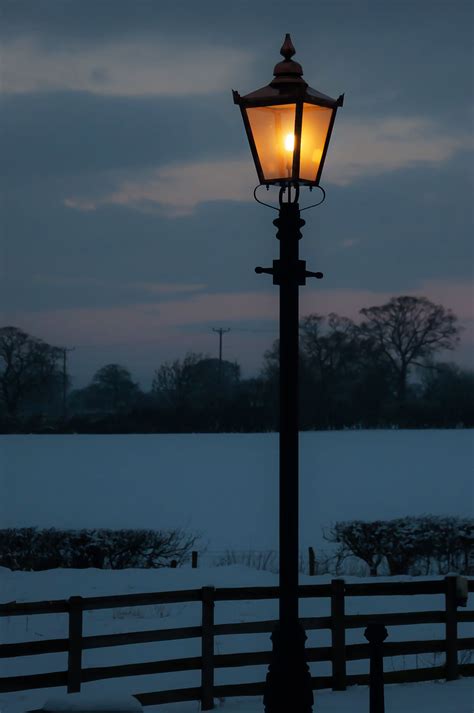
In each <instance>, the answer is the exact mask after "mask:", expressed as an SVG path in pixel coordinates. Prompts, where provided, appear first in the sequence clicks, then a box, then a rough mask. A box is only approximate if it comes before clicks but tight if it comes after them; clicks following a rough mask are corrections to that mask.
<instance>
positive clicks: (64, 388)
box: [59, 347, 74, 423]
mask: <svg viewBox="0 0 474 713" xmlns="http://www.w3.org/2000/svg"><path fill="white" fill-rule="evenodd" d="M59 351H60V352H62V353H63V414H62V415H63V423H65V422H66V415H67V411H66V396H67V369H66V366H67V352H73V351H74V347H72V348H71V349H66V347H60V348H59Z"/></svg>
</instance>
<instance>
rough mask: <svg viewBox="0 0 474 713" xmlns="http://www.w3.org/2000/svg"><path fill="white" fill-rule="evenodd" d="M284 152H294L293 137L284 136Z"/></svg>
mask: <svg viewBox="0 0 474 713" xmlns="http://www.w3.org/2000/svg"><path fill="white" fill-rule="evenodd" d="M284 143H285V151H294V149H295V135H294V134H287V135H286V136H285V142H284Z"/></svg>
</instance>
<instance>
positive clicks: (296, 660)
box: [263, 622, 314, 713]
mask: <svg viewBox="0 0 474 713" xmlns="http://www.w3.org/2000/svg"><path fill="white" fill-rule="evenodd" d="M271 639H272V642H273V652H272V661H271V664H270V666H269V669H268V674H267V678H266V682H265V692H264V696H263V704H264V710H265V713H312V711H313V703H314V696H313V689H312V685H311V674H310V671H309V667H308V664H307V663H306V655H305V641H306V634H305V632H304V629H303V627H302V626H301V624H300V623H299V622H298V623H297V624H296V626H295V627H293V628H292V629H290V630H289V631H286V632H283V631H282V629H281V628H280V625H279V624H278V625H277V626H276V627H275V630H274V631H273V634H272V636H271Z"/></svg>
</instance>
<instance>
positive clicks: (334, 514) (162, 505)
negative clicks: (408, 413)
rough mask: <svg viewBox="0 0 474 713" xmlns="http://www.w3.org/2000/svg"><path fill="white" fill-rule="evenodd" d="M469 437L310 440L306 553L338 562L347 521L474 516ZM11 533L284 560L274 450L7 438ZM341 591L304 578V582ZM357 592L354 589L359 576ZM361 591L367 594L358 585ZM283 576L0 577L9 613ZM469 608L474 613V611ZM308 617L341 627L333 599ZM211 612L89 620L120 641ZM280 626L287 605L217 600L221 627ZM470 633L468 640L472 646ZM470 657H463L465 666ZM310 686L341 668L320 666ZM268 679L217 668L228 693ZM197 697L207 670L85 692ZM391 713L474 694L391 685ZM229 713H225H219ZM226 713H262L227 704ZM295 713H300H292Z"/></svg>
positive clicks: (220, 641)
mask: <svg viewBox="0 0 474 713" xmlns="http://www.w3.org/2000/svg"><path fill="white" fill-rule="evenodd" d="M472 433H473V432H472V431H463V430H455V431H348V432H318V433H303V434H301V438H300V444H301V448H300V450H301V517H300V523H301V526H300V532H301V546H302V548H306V547H307V546H309V545H312V546H313V547H315V548H316V551H318V548H321V547H323V548H327V543H325V541H324V540H323V539H322V532H321V531H322V527H327V526H329V525H330V524H331V522H335V521H337V520H343V519H353V518H360V519H372V518H373V519H375V518H392V517H398V516H403V515H420V514H426V513H430V514H440V515H441V514H446V515H470V514H471V511H472V480H471V473H472V463H473V458H474V454H473V438H472ZM0 496H1V501H0V527H15V526H16V527H20V526H33V525H36V526H39V527H66V528H79V527H112V528H118V527H129V528H142V527H147V528H157V529H158V528H168V527H172V528H176V527H184V528H185V529H187V530H198V531H201V532H202V533H203V542H204V543H209V550H210V553H209V556H208V557H207V559H206V558H202V559H201V565H205V564H206V562H210V561H211V560H212V556H213V555H218V554H219V552H220V553H222V552H223V551H225V550H226V549H235V550H247V549H257V550H258V549H260V550H262V549H275V550H276V548H277V546H278V545H277V543H278V518H277V513H278V507H277V499H278V436H277V435H276V434H229V435H228V434H213V435H204V434H195V435H136V436H133V435H132V436H1V437H0ZM328 579H329V577H321V578H319V577H316V578H311V579H310V578H308V577H304V576H303V577H301V582H302V583H305V582H307V583H317V582H321V581H327V580H328ZM347 579H348V581H350V578H347ZM358 581H360V580H358ZM275 584H277V577H276V576H275V575H274V574H271V573H270V572H257V571H255V570H249V569H246V568H244V567H240V566H234V567H225V568H224V567H219V568H210V567H209V568H206V567H205V566H201V567H200V568H199V569H195V570H193V569H191V568H190V567H186V568H181V569H177V570H171V569H166V570H155V571H152V570H123V571H100V570H93V569H90V570H51V571H48V572H37V573H29V572H10V571H9V570H5V569H1V568H0V600H1V601H11V600H17V601H37V600H41V599H63V598H66V597H69V596H71V595H77V594H81V595H83V596H99V595H107V594H120V593H131V592H146V591H163V590H174V589H189V588H199V587H202V586H206V585H214V586H226V587H242V586H253V585H262V586H265V585H275ZM443 605H444V602H443V601H442V598H441V597H436V596H432V597H425V596H411V597H407V598H402V597H371V598H359V597H357V598H354V599H353V600H348V602H347V612H348V613H349V614H357V613H361V614H362V613H370V612H374V613H375V612H384V611H385V612H389V611H392V612H395V611H414V610H416V609H419V610H427V609H440V608H442V607H443ZM470 606H472V603H470ZM300 610H301V615H302V616H324V615H328V614H329V601H328V600H323V599H313V600H309V599H308V600H303V601H302V602H301V607H300ZM200 613H201V612H200V604H199V603H189V604H186V603H183V604H175V605H160V606H154V607H140V608H131V607H129V608H122V609H115V610H97V611H94V612H91V613H88V614H86V616H85V634H86V635H89V634H92V633H97V634H100V633H119V632H126V631H138V630H144V629H155V628H159V627H163V628H172V627H184V626H193V625H197V624H199V623H200ZM276 616H277V603H276V602H275V601H267V602H265V601H256V602H252V601H248V602H245V601H242V602H235V603H232V602H219V603H218V604H216V622H217V623H224V622H245V621H258V620H261V619H271V618H276ZM470 628H471V627H469V626H468V625H462V626H460V631H459V634H460V636H472V635H473V634H472V632H471V631H470ZM66 635H67V618H66V616H65V615H55V616H46V615H42V616H29V617H9V618H3V619H0V641H1V642H3V643H8V642H19V641H31V640H35V639H38V640H41V639H45V638H51V637H61V638H62V637H64V636H66ZM443 635H444V631H443V626H442V625H439V624H438V625H437V624H425V625H419V626H404V627H389V641H397V640H408V639H412V640H415V639H424V638H426V639H431V638H443ZM347 640H348V643H365V639H364V638H363V631H362V630H360V629H353V630H350V631H349V632H348V636H347ZM329 643H330V641H329V632H328V631H324V630H323V631H313V632H308V645H309V646H325V645H329ZM269 648H270V640H269V637H268V635H267V634H262V635H241V636H220V637H217V639H216V652H217V653H232V652H238V651H247V652H250V651H263V650H266V649H269ZM199 654H200V641H199V640H198V639H189V640H184V641H171V642H162V643H154V644H142V645H140V646H123V647H115V648H107V649H97V650H88V651H87V652H86V653H85V655H84V659H83V663H84V666H85V667H89V666H95V665H98V666H100V665H106V664H120V663H133V662H140V661H147V660H148V661H149V660H157V659H167V658H174V657H180V656H183V657H187V656H195V655H199ZM461 655H462V656H465V655H466V654H461ZM65 661H66V656H65V654H48V655H44V656H39V657H35V656H31V657H26V658H18V659H12V660H5V659H4V660H2V662H1V664H0V675H2V676H8V675H20V674H29V673H41V672H47V671H53V670H64V669H65ZM435 663H438V664H439V663H441V656H440V655H438V658H437V660H436V659H435V657H434V655H428V654H425V655H420V656H418V657H415V656H412V657H405V659H403V658H402V657H398V658H396V659H395V658H394V659H385V667H386V670H397V669H400V668H402V667H403V666H405V667H407V668H411V667H416V666H419V667H425V666H429V665H433V664H435ZM311 671H312V673H313V675H324V674H328V673H329V672H330V666H329V663H316V664H312V665H311ZM367 671H368V662H364V661H354V662H349V664H348V673H363V672H367ZM265 673H266V667H264V666H260V667H242V668H235V669H218V670H217V672H216V683H217V684H221V683H222V684H223V683H238V682H245V681H248V682H250V681H261V680H263V679H264V677H265ZM196 685H199V672H193V671H189V672H181V673H172V674H171V673H170V674H162V675H160V676H153V677H133V678H127V679H116V680H113V679H111V680H107V681H102V682H100V681H99V682H95V683H91V684H87V686H85V688H86V689H87V691H90V692H91V693H94V692H103V693H111V694H121V693H123V694H127V695H130V694H133V693H142V692H146V691H153V690H166V689H170V688H183V687H188V686H196ZM57 692H60V691H58V689H50V690H49V691H48V690H39V691H30V692H23V693H12V694H0V711H1V713H25V712H26V711H27V710H31V709H33V708H38V707H40V706H41V705H42V704H43V703H44V701H45V700H47V698H48V697H51V696H52V695H54V694H55V693H57ZM316 700H317V705H316V707H315V713H349V711H350V713H359V712H360V713H362V711H364V713H368V690H367V688H365V687H360V688H357V687H355V688H352V689H350V690H348V691H346V692H343V693H333V692H331V691H322V692H319V693H316ZM386 702H387V703H386V713H423V712H424V711H426V712H427V713H472V711H473V709H474V705H473V697H472V684H471V681H470V680H468V679H466V680H460V681H455V682H450V683H442V682H440V683H425V684H409V685H408V684H406V685H402V686H400V685H393V686H387V687H386ZM218 709H219V708H218ZM146 710H150V712H151V711H152V710H156V711H157V713H158V711H159V713H194V712H195V711H198V710H199V704H198V703H197V702H193V703H181V704H174V705H166V706H161V707H158V708H155V709H154V708H153V707H151V708H148V709H146ZM222 710H223V712H226V711H227V712H228V713H257V711H258V713H261V710H262V705H261V700H260V699H240V700H238V699H228V700H226V701H224V702H222ZM289 713H290V712H289Z"/></svg>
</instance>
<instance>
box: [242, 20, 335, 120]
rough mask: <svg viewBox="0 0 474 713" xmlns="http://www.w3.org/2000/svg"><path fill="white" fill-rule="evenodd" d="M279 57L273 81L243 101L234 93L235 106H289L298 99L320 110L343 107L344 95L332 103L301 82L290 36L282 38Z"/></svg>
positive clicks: (328, 97) (243, 98) (301, 75)
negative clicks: (322, 107)
mask: <svg viewBox="0 0 474 713" xmlns="http://www.w3.org/2000/svg"><path fill="white" fill-rule="evenodd" d="M280 54H281V55H282V56H283V58H284V59H283V61H281V62H278V63H277V64H276V65H275V68H274V70H273V74H274V77H273V80H272V81H271V82H270V84H267V85H266V86H265V87H261V88H260V89H256V90H255V91H254V92H250V93H249V94H245V95H244V96H242V97H241V96H240V94H239V93H238V92H235V91H234V92H233V94H234V102H235V103H236V104H240V103H241V102H242V103H243V104H246V105H248V106H252V105H254V106H265V105H266V104H268V105H271V104H276V103H280V102H281V103H288V102H291V101H295V100H297V99H300V100H303V101H309V102H310V103H312V104H320V105H322V106H328V107H336V106H342V104H343V101H344V95H343V94H341V96H340V97H339V98H338V99H333V98H332V97H330V96H328V95H327V94H323V93H322V92H318V91H317V90H316V89H313V88H312V87H310V86H308V84H307V82H305V81H304V79H303V68H302V66H301V64H299V62H295V61H294V60H293V59H292V57H293V55H294V54H295V48H294V46H293V43H292V41H291V37H290V35H289V34H286V35H285V40H284V42H283V45H282V47H281V49H280Z"/></svg>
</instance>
